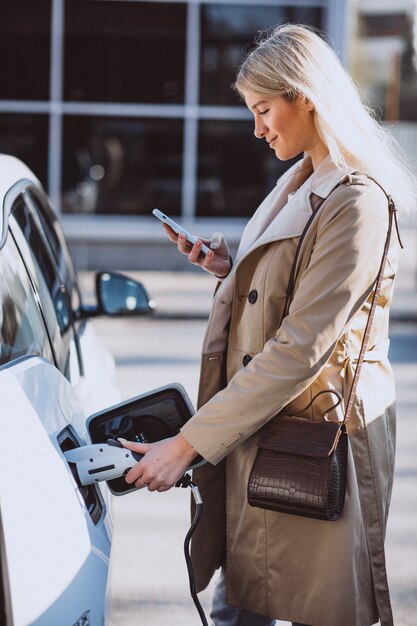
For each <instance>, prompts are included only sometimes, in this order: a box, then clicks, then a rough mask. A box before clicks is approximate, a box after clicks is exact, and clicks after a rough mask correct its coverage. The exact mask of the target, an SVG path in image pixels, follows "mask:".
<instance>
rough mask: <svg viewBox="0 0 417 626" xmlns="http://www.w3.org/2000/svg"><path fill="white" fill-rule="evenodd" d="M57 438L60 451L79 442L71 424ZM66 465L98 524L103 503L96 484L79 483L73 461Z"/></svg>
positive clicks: (76, 446) (90, 513) (76, 445)
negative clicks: (85, 484) (84, 484)
mask: <svg viewBox="0 0 417 626" xmlns="http://www.w3.org/2000/svg"><path fill="white" fill-rule="evenodd" d="M57 439H58V445H59V447H60V448H61V450H62V452H68V450H74V448H79V447H80V442H79V441H78V438H77V435H76V434H75V432H74V430H73V429H72V428H71V426H67V427H66V428H64V430H62V431H61V432H60V433H59V435H58V438H57ZM68 465H69V468H70V470H71V472H72V475H73V476H74V479H75V482H76V483H77V485H78V489H79V491H80V494H81V497H82V499H83V500H84V502H85V506H86V507H87V511H88V513H89V515H90V517H91V519H92V521H93V523H94V524H98V523H99V521H100V519H101V516H102V515H103V512H104V505H103V501H102V498H101V495H100V492H99V490H98V488H97V487H96V485H87V486H86V487H84V486H83V485H80V480H79V478H78V473H77V468H76V466H75V463H68Z"/></svg>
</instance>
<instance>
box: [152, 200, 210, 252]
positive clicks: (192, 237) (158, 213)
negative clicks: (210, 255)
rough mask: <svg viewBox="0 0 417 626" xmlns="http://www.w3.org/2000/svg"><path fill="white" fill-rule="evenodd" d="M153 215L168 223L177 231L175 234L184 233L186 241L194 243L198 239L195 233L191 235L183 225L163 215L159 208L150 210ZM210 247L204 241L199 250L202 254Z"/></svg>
mask: <svg viewBox="0 0 417 626" xmlns="http://www.w3.org/2000/svg"><path fill="white" fill-rule="evenodd" d="M152 213H153V215H155V217H157V218H158V219H159V220H161V222H163V223H164V224H168V226H169V227H170V228H172V230H173V231H174V233H177V235H179V234H180V233H182V234H184V235H185V237H186V239H187V241H188V242H189V243H190V244H192V245H194V244H195V242H196V241H199V238H198V237H196V236H195V235H193V234H192V233H190V232H189V231H188V230H187V229H186V228H184V227H183V226H180V225H179V224H177V222H176V221H175V220H173V219H172V218H170V217H168V215H165V213H162V211H160V210H159V209H154V210H153V211H152ZM209 250H210V248H208V247H207V246H206V245H205V244H204V243H201V252H202V253H203V254H207V252H209Z"/></svg>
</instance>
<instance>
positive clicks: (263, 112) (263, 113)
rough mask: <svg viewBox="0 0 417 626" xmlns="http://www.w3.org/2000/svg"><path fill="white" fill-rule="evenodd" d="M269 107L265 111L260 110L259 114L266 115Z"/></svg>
mask: <svg viewBox="0 0 417 626" xmlns="http://www.w3.org/2000/svg"><path fill="white" fill-rule="evenodd" d="M268 111H269V109H265V111H259V115H265V113H268Z"/></svg>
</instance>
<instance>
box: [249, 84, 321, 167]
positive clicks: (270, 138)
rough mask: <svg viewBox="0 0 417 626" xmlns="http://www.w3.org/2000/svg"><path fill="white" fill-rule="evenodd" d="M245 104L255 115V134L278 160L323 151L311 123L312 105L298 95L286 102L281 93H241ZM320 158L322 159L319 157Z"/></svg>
mask: <svg viewBox="0 0 417 626" xmlns="http://www.w3.org/2000/svg"><path fill="white" fill-rule="evenodd" d="M243 95H244V98H245V101H246V105H247V107H248V109H249V110H250V111H252V113H253V115H254V117H255V137H257V138H258V139H265V140H266V142H267V143H268V144H269V147H270V148H271V149H272V150H274V152H275V154H276V156H277V157H278V159H281V161H287V160H288V159H292V158H293V157H295V156H297V155H299V154H300V153H301V152H307V153H308V154H310V156H311V157H312V159H313V164H314V161H315V157H316V160H317V157H318V155H319V154H320V155H322V154H326V153H327V148H326V147H325V146H324V144H323V142H322V141H321V139H320V137H319V135H318V133H317V130H316V127H315V124H314V106H313V105H312V103H311V102H310V101H308V100H306V99H305V98H302V97H301V96H299V97H298V98H296V99H295V100H294V101H289V100H287V99H286V98H284V97H282V96H273V97H267V96H260V95H259V94H256V93H253V92H250V91H246V92H244V94H243ZM320 160H321V159H320Z"/></svg>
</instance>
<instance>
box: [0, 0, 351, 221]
mask: <svg viewBox="0 0 417 626" xmlns="http://www.w3.org/2000/svg"><path fill="white" fill-rule="evenodd" d="M344 4H345V0H332V2H330V1H329V0H293V2H290V1H289V0H287V1H282V0H263V1H259V0H240V1H238V0H229V1H228V2H221V0H207V1H205V2H204V1H203V0H178V1H170V0H146V1H142V0H19V2H14V1H13V0H3V2H2V11H1V13H2V15H3V19H2V20H0V32H1V35H2V36H1V38H0V69H1V75H2V80H1V82H0V151H2V152H8V153H11V154H15V155H16V156H18V157H20V158H22V159H23V160H24V161H26V162H27V163H28V165H29V166H30V167H31V168H32V169H33V170H34V172H35V173H36V174H37V176H38V177H39V178H40V180H41V181H42V183H43V184H44V185H45V186H46V187H47V189H48V191H49V193H50V195H51V196H52V200H53V202H54V204H55V206H58V207H59V206H60V208H61V209H62V211H63V212H64V213H67V214H72V215H79V216H80V219H82V216H83V215H85V214H90V215H91V214H97V215H120V216H126V215H128V216H144V215H151V212H152V209H153V208H154V207H155V206H159V207H160V208H162V209H163V210H165V211H167V212H168V213H170V214H172V215H177V216H182V217H187V218H193V217H209V216H213V217H219V216H222V217H232V218H233V217H244V216H248V215H251V214H252V213H253V211H254V209H255V208H256V206H257V205H258V204H259V201H260V200H261V199H262V197H263V196H264V195H265V194H266V193H267V192H268V191H269V190H270V189H271V187H272V186H273V185H274V184H275V182H276V180H277V178H278V177H279V176H280V175H281V174H282V173H283V172H284V171H285V170H286V169H287V167H288V166H289V165H291V163H280V162H278V161H277V160H276V159H275V157H274V155H273V154H272V153H271V151H269V150H268V149H267V146H264V145H263V144H262V143H261V142H257V141H256V140H255V139H254V137H253V124H252V121H251V114H250V113H249V112H248V111H247V110H246V108H245V107H244V106H243V104H242V103H241V102H240V101H239V98H238V97H237V95H236V93H235V92H234V91H233V89H232V87H231V85H232V83H233V81H234V75H235V71H236V68H237V67H238V65H239V63H240V62H241V60H242V58H243V55H244V53H245V52H246V51H247V50H248V49H249V48H250V45H251V42H252V41H253V40H254V38H255V37H256V36H257V34H258V33H259V32H260V31H264V30H265V29H269V28H272V27H273V26H274V25H276V24H278V23H282V22H284V21H289V22H298V23H306V24H310V25H313V26H316V27H318V28H321V29H322V30H324V31H327V32H329V34H330V35H331V37H332V38H333V40H334V41H335V44H336V47H338V48H339V49H340V48H341V46H342V44H343V42H342V41H341V39H342V35H341V33H338V32H335V26H334V24H336V22H337V19H336V18H337V16H336V13H335V11H336V9H337V10H338V11H339V12H340V10H341V7H343V6H344ZM332 24H333V26H332ZM31 49H32V50H33V51H34V53H33V59H34V61H33V63H30V54H28V52H30V50H31ZM35 51H36V54H35Z"/></svg>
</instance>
